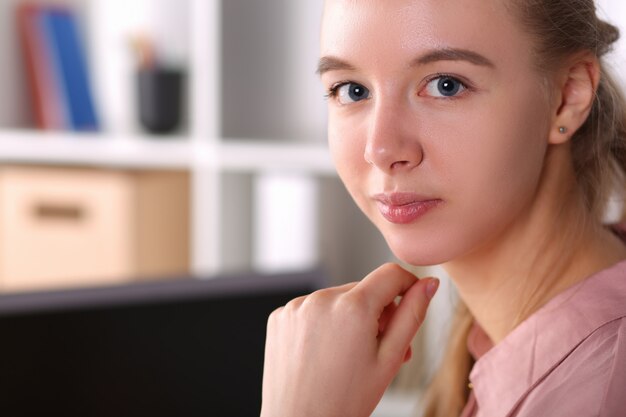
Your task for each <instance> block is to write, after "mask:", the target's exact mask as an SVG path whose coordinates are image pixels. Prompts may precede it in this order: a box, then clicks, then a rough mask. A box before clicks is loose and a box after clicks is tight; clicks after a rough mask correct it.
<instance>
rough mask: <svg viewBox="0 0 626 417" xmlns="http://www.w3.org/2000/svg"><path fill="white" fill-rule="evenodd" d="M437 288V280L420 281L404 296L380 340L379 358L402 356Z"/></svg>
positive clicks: (422, 319) (424, 315) (420, 323)
mask: <svg viewBox="0 0 626 417" xmlns="http://www.w3.org/2000/svg"><path fill="white" fill-rule="evenodd" d="M438 287H439V280H438V279H436V278H427V279H422V280H420V281H419V282H417V283H416V284H415V285H413V286H412V287H411V288H410V289H409V290H408V291H407V292H406V293H405V294H404V296H403V297H402V301H400V304H399V305H398V308H397V310H396V312H395V314H394V315H393V317H392V318H391V320H389V323H388V324H387V329H386V331H385V333H384V334H383V337H382V338H381V341H380V348H379V355H380V356H381V357H383V358H384V359H393V358H402V357H403V356H404V354H405V353H406V350H407V348H408V346H409V345H410V344H411V340H412V339H413V337H415V333H417V330H418V329H419V328H420V326H421V325H422V323H423V322H424V318H425V317H426V310H427V308H428V305H429V304H430V300H431V298H432V297H433V296H434V294H435V292H436V291H437V288H438Z"/></svg>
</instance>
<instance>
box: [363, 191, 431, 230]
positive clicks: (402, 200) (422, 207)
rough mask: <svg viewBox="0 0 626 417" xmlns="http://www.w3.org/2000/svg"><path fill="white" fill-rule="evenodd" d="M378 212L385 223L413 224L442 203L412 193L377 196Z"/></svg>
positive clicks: (375, 197)
mask: <svg viewBox="0 0 626 417" xmlns="http://www.w3.org/2000/svg"><path fill="white" fill-rule="evenodd" d="M374 199H375V200H376V202H377V204H378V210H380V214H382V215H383V217H384V218H385V219H387V221H389V222H391V223H396V224H408V223H413V222H414V221H416V220H417V219H419V218H420V217H422V216H423V215H425V214H426V213H427V212H429V211H430V210H431V209H433V208H435V207H436V206H438V205H439V204H441V203H442V202H443V201H442V200H440V199H436V198H430V197H425V196H421V195H419V194H414V193H391V194H377V195H375V196H374Z"/></svg>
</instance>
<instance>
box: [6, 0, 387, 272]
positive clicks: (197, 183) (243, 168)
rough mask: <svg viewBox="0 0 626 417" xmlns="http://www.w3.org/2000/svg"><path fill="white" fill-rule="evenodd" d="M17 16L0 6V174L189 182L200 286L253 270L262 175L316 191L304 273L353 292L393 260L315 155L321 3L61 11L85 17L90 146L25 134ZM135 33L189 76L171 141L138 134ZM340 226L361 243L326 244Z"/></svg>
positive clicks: (87, 1) (73, 137)
mask: <svg viewBox="0 0 626 417" xmlns="http://www.w3.org/2000/svg"><path fill="white" fill-rule="evenodd" d="M51 1H52V0H51ZM17 3H18V0H9V1H7V2H3V4H2V5H0V16H2V17H0V39H3V41H0V58H2V60H3V61H4V62H7V63H9V64H10V65H8V67H7V68H4V69H3V70H0V89H2V91H7V93H8V96H9V97H11V98H14V99H13V100H4V104H0V164H14V165H15V164H25V165H52V166H81V167H94V168H109V169H122V170H166V171H167V170H178V171H180V170H182V171H187V172H189V173H190V174H191V175H190V178H191V199H192V201H191V213H190V218H191V232H192V233H191V236H192V237H191V245H190V247H191V250H192V255H191V265H190V269H191V272H192V273H194V274H196V275H197V276H200V277H204V276H210V275H214V274H216V273H220V272H224V271H228V270H241V269H251V268H252V269H254V268H255V267H257V266H258V264H257V262H256V261H255V259H256V258H257V255H256V253H257V252H258V248H255V242H258V241H259V239H258V238H257V237H255V234H256V233H258V232H259V227H258V224H257V223H255V222H258V218H257V216H256V215H255V210H254V206H255V205H258V204H259V201H258V199H259V195H258V192H256V191H255V190H256V189H257V188H258V187H259V184H260V182H262V181H263V178H264V177H265V176H271V177H273V178H276V177H277V176H278V177H285V178H286V179H289V178H296V179H298V181H303V182H304V183H308V184H312V186H311V188H310V189H311V190H312V191H311V192H312V193H314V194H315V196H314V200H316V204H315V205H316V207H313V208H312V209H311V208H310V212H309V214H308V216H309V217H311V220H312V221H314V222H315V224H316V225H317V228H318V229H319V230H317V231H316V233H315V236H312V237H311V236H308V237H307V236H302V238H303V239H315V240H316V241H315V243H314V245H313V246H312V247H313V248H314V249H313V252H314V253H311V254H310V256H308V257H307V259H309V261H308V262H309V263H311V262H312V263H315V264H318V265H322V266H323V267H325V268H326V269H327V270H328V271H329V272H330V273H331V275H332V276H333V277H334V278H333V279H334V280H335V281H337V282H341V281H348V280H354V279H358V278H360V277H362V276H363V274H365V273H366V272H368V271H369V270H371V269H372V268H373V267H375V266H376V265H378V264H380V263H381V262H384V261H385V260H387V259H388V258H389V257H390V255H389V253H388V251H387V249H386V247H385V245H384V242H383V241H382V238H381V237H380V236H379V235H378V233H377V232H376V231H375V229H374V228H373V227H372V226H371V225H370V224H369V222H367V220H365V219H364V218H363V216H362V215H361V213H360V212H359V211H358V210H357V209H356V207H355V206H354V204H353V203H352V202H351V200H350V198H349V197H348V196H347V193H346V192H345V191H344V189H343V187H342V186H341V184H340V182H339V180H338V178H337V177H336V174H335V171H334V168H333V164H332V161H331V158H330V155H329V152H328V149H327V145H326V142H325V124H326V115H325V103H324V101H323V98H322V95H323V92H322V89H321V85H320V83H319V81H318V80H317V76H316V75H315V74H314V68H315V64H316V61H317V36H318V33H317V31H318V28H319V19H320V17H321V6H322V3H321V2H291V1H287V0H267V1H264V2H256V1H254V0H228V1H223V0H222V1H220V0H185V1H179V0H134V2H133V5H132V7H131V6H130V5H124V4H121V3H118V2H109V1H107V0H65V1H64V3H70V4H72V5H73V6H74V7H75V8H76V9H77V10H79V11H80V14H81V16H82V17H83V18H84V19H83V21H84V22H83V23H84V25H83V26H84V27H83V29H84V34H85V39H86V44H87V52H88V55H89V61H90V62H89V63H90V67H91V72H92V84H93V85H94V88H95V94H96V100H98V101H97V105H98V108H99V112H100V113H101V115H102V118H103V120H104V122H105V123H104V129H103V132H101V133H95V134H82V133H72V132H43V131H38V130H34V129H33V128H32V122H31V121H30V119H31V116H30V112H29V108H28V100H27V99H26V97H27V85H26V80H25V79H24V78H23V75H22V74H23V70H22V59H21V56H20V51H19V44H18V42H17V41H18V40H17V37H16V34H15V25H14V22H13V19H12V16H13V7H14V6H15V5H16V4H17ZM120 10H123V11H124V13H123V14H120V13H119V11H120ZM133 12H134V13H136V14H141V16H139V15H137V16H135V17H133V16H132V13H133ZM116 16H118V17H119V19H114V20H112V17H116ZM146 16H147V17H146ZM133 19H134V20H133ZM132 29H136V30H137V31H140V30H141V29H148V30H151V29H152V30H154V32H153V33H154V37H155V39H157V41H159V40H160V41H162V42H163V45H162V46H163V47H164V52H165V53H164V55H165V56H166V57H168V59H169V62H174V63H175V64H176V65H181V66H182V67H184V68H185V69H186V73H187V90H186V93H187V94H186V96H187V97H186V98H187V100H186V106H185V107H186V119H185V121H184V123H183V126H182V127H181V129H180V130H179V131H178V132H176V133H174V134H172V135H169V136H158V137H157V136H152V135H149V134H146V133H144V132H143V131H142V130H141V129H140V128H139V127H138V123H137V121H136V120H137V116H136V109H135V105H134V104H133V103H134V97H133V94H132V92H133V91H134V90H133V89H134V85H133V82H132V77H133V71H134V63H133V61H132V57H131V56H130V55H129V52H128V51H127V50H125V49H124V48H125V45H124V42H125V41H127V40H128V39H127V37H128V36H129V35H131V34H132V33H131V32H130V30H132ZM164 40H165V41H164ZM168 41H171V43H172V44H173V45H174V47H172V50H173V51H174V52H172V50H170V51H169V52H168V50H167V47H168V44H167V42H168ZM172 56H174V58H172ZM4 87H6V88H4ZM9 103H11V104H9ZM338 225H341V227H342V228H344V230H346V232H345V233H344V232H342V235H346V233H347V234H348V235H353V236H356V237H360V238H359V239H357V238H350V239H348V238H346V237H340V236H336V233H334V231H335V230H336V228H337V226H338ZM280 232H281V231H280V230H276V231H270V233H271V234H280ZM352 232H354V233H352ZM265 233H267V231H265ZM355 242H359V244H356V243H355ZM362 242H366V243H365V244H364V243H362ZM305 246H306V245H305ZM309 246H311V245H309ZM285 257H289V254H288V253H286V254H285ZM287 264H289V262H287ZM292 264H293V263H292ZM308 266H311V265H302V267H303V268H304V267H308ZM277 267H278V268H280V265H278V266H277Z"/></svg>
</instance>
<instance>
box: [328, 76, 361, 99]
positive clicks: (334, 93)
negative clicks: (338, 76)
mask: <svg viewBox="0 0 626 417" xmlns="http://www.w3.org/2000/svg"><path fill="white" fill-rule="evenodd" d="M352 83H354V81H350V80H344V81H339V82H336V83H335V84H333V85H332V86H331V87H330V88H329V89H328V92H327V93H326V94H324V98H325V99H334V98H337V91H339V89H340V88H341V87H343V86H344V85H346V84H352ZM354 84H358V83H354Z"/></svg>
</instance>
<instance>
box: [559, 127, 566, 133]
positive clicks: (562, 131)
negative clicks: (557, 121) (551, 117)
mask: <svg viewBox="0 0 626 417" xmlns="http://www.w3.org/2000/svg"><path fill="white" fill-rule="evenodd" d="M559 133H567V128H566V127H565V126H561V127H559Z"/></svg>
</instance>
